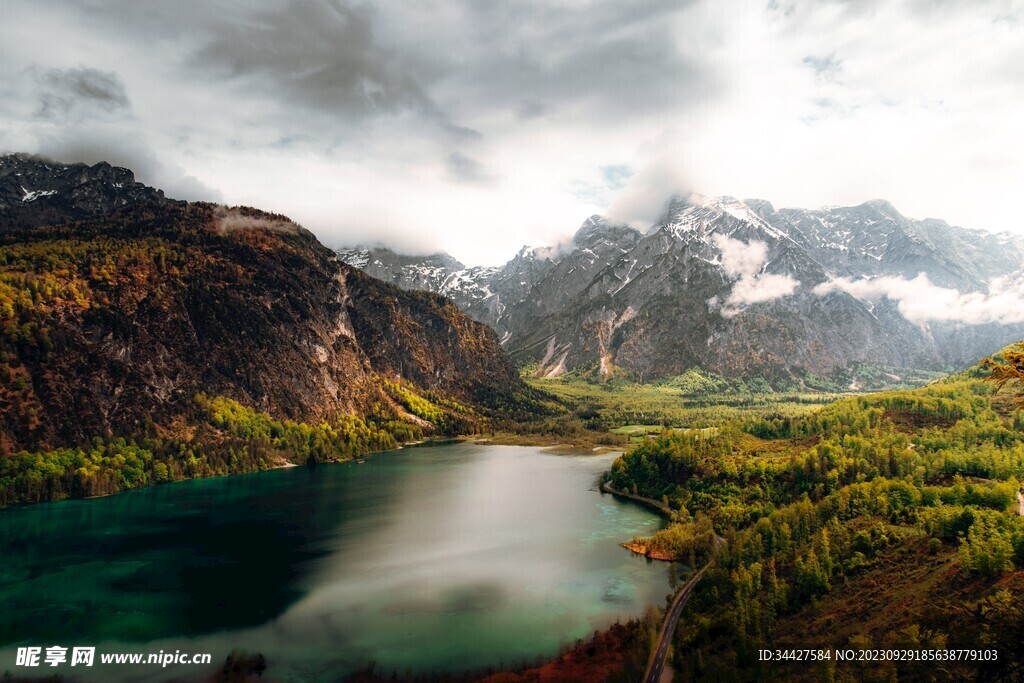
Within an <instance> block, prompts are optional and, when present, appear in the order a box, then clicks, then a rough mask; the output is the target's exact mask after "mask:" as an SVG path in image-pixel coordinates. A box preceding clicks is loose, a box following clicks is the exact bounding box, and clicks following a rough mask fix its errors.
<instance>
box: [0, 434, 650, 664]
mask: <svg viewBox="0 0 1024 683" xmlns="http://www.w3.org/2000/svg"><path fill="white" fill-rule="evenodd" d="M612 459H613V456H584V457H570V456H556V455H551V454H547V453H543V452H542V451H540V450H538V449H536V448H526V447H514V446H477V445H473V444H468V443H453V444H445V445H440V446H431V447H417V448H410V449H404V450H401V451H396V452H393V453H384V454H380V455H376V456H370V457H367V458H366V459H365V462H364V463H363V464H358V463H355V462H349V463H343V464H336V465H325V466H320V467H317V468H315V469H310V468H292V469H285V470H276V471H272V472H264V473H259V474H252V475H237V476H232V477H221V478H217V479H206V480H199V481H190V482H181V483H177V484H170V485H164V486H159V487H156V488H151V489H146V490H142V491H134V492H130V493H126V494H122V495H117V496H112V497H109V498H103V499H97V500H87V501H65V502H60V503H51V504H43V505H36V506H29V507H23V508H13V509H8V510H2V511H0V558H2V559H0V605H2V606H3V610H2V611H0V672H2V671H4V670H11V671H12V672H14V673H16V674H20V675H26V674H29V673H34V674H43V673H57V674H62V675H65V676H69V675H74V676H76V677H78V676H81V675H82V674H83V673H84V674H86V678H89V677H90V676H91V677H92V678H95V679H96V680H118V679H131V680H163V679H165V678H168V677H169V676H170V674H169V673H168V672H169V671H171V670H170V669H168V670H162V669H160V667H157V666H155V665H150V666H148V667H146V666H143V667H137V668H135V669H132V668H131V667H129V666H126V665H121V666H116V665H107V666H102V665H100V664H99V663H98V656H99V654H97V664H96V665H95V666H94V667H92V668H91V669H84V668H82V667H75V668H74V669H72V668H70V667H69V665H68V664H63V665H60V666H58V667H56V668H51V667H40V668H39V669H35V670H32V669H27V668H19V667H15V666H14V664H15V649H16V647H17V646H18V645H35V646H42V647H43V648H44V653H45V648H46V647H47V646H50V645H61V646H64V647H71V646H75V645H87V646H91V645H95V646H96V647H97V653H102V652H129V651H132V652H144V653H149V652H157V651H158V650H164V651H166V652H174V651H175V650H181V651H182V652H209V653H211V654H212V655H213V662H215V663H220V662H223V661H224V658H225V657H226V656H227V654H228V653H229V652H230V651H231V650H232V649H233V648H238V649H244V650H247V651H250V652H262V653H263V654H264V655H266V657H267V660H268V663H269V665H270V669H269V670H268V675H269V676H270V677H272V678H274V679H276V680H289V681H292V680H294V681H305V680H309V681H319V680H325V679H330V678H333V677H339V676H341V675H343V674H345V673H346V672H350V671H352V670H354V669H356V668H358V667H362V666H365V665H366V664H367V663H369V662H375V663H376V664H377V666H378V670H383V671H385V672H386V673H387V675H390V672H391V671H393V670H394V671H397V672H398V674H399V677H400V678H403V677H404V675H405V672H406V671H407V670H408V669H412V670H413V671H415V672H427V671H442V670H452V671H466V670H476V669H482V668H487V667H494V668H498V667H506V668H507V667H508V666H510V665H515V664H518V663H520V662H522V661H524V660H530V661H532V660H534V659H536V658H537V657H549V656H552V655H554V654H556V653H557V651H558V649H559V647H560V646H561V645H562V644H564V643H567V642H571V641H573V640H575V639H576V638H585V637H587V636H588V635H590V634H591V633H593V631H594V630H596V629H603V628H605V627H607V626H609V625H610V624H612V623H614V622H615V621H616V620H620V619H621V620H626V619H628V618H629V617H631V616H636V615H638V614H640V613H641V612H642V611H643V608H644V606H645V605H646V604H649V603H661V602H662V601H663V600H664V597H665V595H666V594H667V593H668V592H669V590H670V589H669V572H670V568H669V566H668V565H665V564H661V563H651V562H648V561H647V560H645V559H644V558H641V557H637V556H634V555H633V554H631V553H630V552H629V551H627V550H625V549H624V548H621V547H619V545H618V544H619V543H620V542H622V541H625V540H628V539H629V538H630V537H631V536H633V535H634V534H648V533H651V532H653V531H654V530H656V529H657V528H659V526H660V523H661V522H660V520H659V518H657V517H656V516H654V515H653V514H651V513H650V512H648V511H647V510H644V509H642V508H639V507H637V506H635V505H633V504H631V503H625V502H621V501H618V500H615V499H613V498H612V497H610V496H608V495H602V494H600V493H598V492H597V491H596V486H595V480H596V477H597V476H598V475H599V474H600V473H601V472H602V471H604V470H605V469H607V467H608V466H609V465H610V463H611V461H612ZM44 669H45V671H44ZM208 669H209V667H206V668H201V669H196V668H193V667H181V668H178V669H174V673H175V674H176V675H185V674H196V673H199V672H200V671H206V670H208Z"/></svg>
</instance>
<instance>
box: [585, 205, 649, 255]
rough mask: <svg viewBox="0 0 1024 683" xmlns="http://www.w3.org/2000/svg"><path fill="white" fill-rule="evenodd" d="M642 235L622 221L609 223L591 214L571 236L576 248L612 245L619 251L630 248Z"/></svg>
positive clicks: (600, 247) (601, 217)
mask: <svg viewBox="0 0 1024 683" xmlns="http://www.w3.org/2000/svg"><path fill="white" fill-rule="evenodd" d="M641 237H643V235H642V234H641V233H640V231H639V230H637V229H636V228H634V227H632V226H629V225H626V224H624V223H611V222H609V221H608V220H607V219H606V218H604V217H603V216H599V215H596V214H595V215H593V216H591V217H590V218H588V219H587V220H585V221H583V225H581V226H580V228H579V230H577V231H576V234H575V235H574V236H573V238H572V245H573V246H574V247H576V248H577V249H605V248H608V247H612V248H613V249H616V250H618V251H619V252H623V251H627V250H629V249H632V248H633V247H634V246H635V245H636V243H637V242H639V241H640V238H641Z"/></svg>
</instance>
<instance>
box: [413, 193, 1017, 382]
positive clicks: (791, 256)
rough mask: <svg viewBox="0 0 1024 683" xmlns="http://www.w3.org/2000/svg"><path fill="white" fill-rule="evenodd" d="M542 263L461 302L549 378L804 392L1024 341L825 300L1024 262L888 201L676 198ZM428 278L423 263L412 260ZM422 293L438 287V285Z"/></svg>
mask: <svg viewBox="0 0 1024 683" xmlns="http://www.w3.org/2000/svg"><path fill="white" fill-rule="evenodd" d="M533 253H534V254H537V253H546V258H545V259H543V260H534V261H533V262H532V263H534V264H537V263H539V264H543V267H540V268H534V269H533V270H532V271H528V272H529V274H528V275H527V276H522V277H509V274H510V273H520V272H523V270H524V269H523V254H522V253H521V254H520V255H518V256H517V257H516V258H515V259H513V260H512V261H510V262H509V263H508V264H506V266H504V267H502V268H499V269H496V270H493V271H491V272H490V273H488V272H483V271H481V272H478V273H477V276H476V277H475V278H474V280H473V283H474V288H475V291H478V292H485V293H487V294H486V295H481V296H479V297H478V298H476V299H471V298H468V297H467V298H460V297H458V296H455V297H454V299H455V301H456V302H457V303H458V304H459V305H460V306H461V307H462V308H463V309H464V310H466V311H467V312H468V313H469V314H470V315H472V316H473V317H475V318H476V319H478V320H481V321H483V322H486V323H487V324H489V325H492V326H493V327H495V329H497V330H498V332H499V334H500V336H501V339H502V344H503V346H504V347H505V348H506V349H507V350H509V351H510V352H511V353H512V354H513V356H514V357H515V359H516V360H517V361H518V362H519V363H520V364H521V365H533V366H535V367H536V371H537V373H538V374H540V375H545V376H556V375H558V374H561V373H563V372H566V371H569V370H572V369H575V368H583V369H593V370H594V371H595V372H596V373H597V375H598V376H601V377H609V376H611V375H612V374H613V373H614V372H615V370H616V368H618V369H621V370H625V371H628V372H629V373H631V374H632V375H633V376H634V377H635V378H637V379H653V378H656V377H661V376H666V375H674V374H679V373H682V372H685V371H686V370H688V369H690V368H692V367H701V368H703V369H705V370H712V371H715V372H719V373H722V374H724V375H727V376H738V375H761V376H764V377H766V378H768V379H771V380H775V381H778V382H781V383H784V384H787V385H790V386H799V383H800V382H801V381H802V379H803V378H804V377H806V375H807V374H808V373H813V374H819V375H829V374H832V373H839V375H842V376H844V377H845V376H846V374H847V373H846V368H848V367H850V366H851V364H855V363H868V364H871V365H873V366H885V367H887V368H890V369H896V370H898V369H899V368H930V369H942V368H947V367H953V366H958V365H963V364H967V363H970V362H972V361H974V360H976V359H977V358H978V357H980V356H982V355H984V353H985V352H986V351H987V350H989V349H991V348H995V347H998V346H1001V345H1003V344H1005V343H1007V342H1008V341H1010V340H1012V339H1015V338H1017V337H1018V336H1020V335H1021V334H1022V333H1024V328H1022V327H1021V326H1019V325H999V324H994V323H988V324H984V325H962V324H956V323H948V322H947V323H933V322H920V321H917V322H915V321H911V320H908V319H907V318H906V317H904V316H903V314H902V313H901V312H900V310H899V308H898V306H897V303H896V302H894V301H891V300H889V299H886V298H881V299H877V300H861V299H857V298H855V297H853V296H851V295H850V294H847V293H844V292H843V291H839V290H833V291H831V292H829V293H822V292H816V291H815V287H816V286H817V285H820V284H822V283H826V282H828V281H830V280H832V279H834V278H837V277H848V278H864V277H874V276H879V275H889V276H898V277H904V278H907V279H912V278H915V277H917V276H918V275H919V274H921V273H925V274H927V275H928V277H929V279H930V281H931V282H932V283H934V284H935V285H938V286H943V287H948V288H952V289H956V290H958V291H961V292H983V291H986V290H987V288H988V286H989V283H990V282H991V281H992V280H993V279H994V278H999V277H1003V276H1007V275H1008V274H1011V273H1012V272H1014V271H1018V270H1019V269H1020V264H1021V262H1022V261H1024V240H1022V239H1021V238H1017V237H1013V236H1010V235H1006V234H1001V235H993V234H990V233H986V232H983V231H971V230H964V229H962V228H956V227H951V226H949V225H948V224H946V223H944V222H942V221H937V220H934V219H928V220H925V221H915V220H913V219H909V218H906V217H904V216H902V215H901V214H900V213H899V212H898V211H896V209H895V208H894V207H892V205H891V204H889V203H888V202H883V201H877V200H876V201H871V202H867V203H865V204H862V205H860V206H856V207H834V208H827V209H821V210H813V211H808V210H803V209H782V210H776V209H775V208H774V207H773V206H772V205H771V204H770V203H768V202H766V201H764V200H747V201H740V200H738V199H734V198H731V197H704V196H701V195H690V196H688V197H675V198H673V199H672V200H671V201H670V202H669V203H668V205H667V209H666V211H665V214H664V217H663V219H662V220H661V221H660V222H659V223H657V224H656V225H654V226H652V227H651V229H650V230H649V231H648V232H647V234H641V233H640V232H639V231H637V230H635V229H633V228H631V227H629V226H623V225H613V224H611V223H609V222H608V221H606V220H605V219H603V218H601V217H599V216H594V217H591V218H590V219H588V220H587V221H585V222H584V224H583V225H582V226H581V227H580V229H579V231H578V232H577V234H576V236H575V238H574V239H573V241H572V243H571V244H570V245H568V246H567V247H566V248H563V249H560V250H557V251H555V250H548V252H541V251H538V250H534V252H533ZM421 267H423V266H420V265H418V264H417V263H416V261H415V259H413V260H411V261H405V262H404V265H403V268H405V269H407V270H411V271H416V270H417V269H418V268H421ZM459 267H460V268H462V265H461V264H459ZM460 272H467V271H466V270H465V269H463V270H462V271H460ZM411 279H412V278H409V277H399V278H396V279H395V280H394V281H396V282H398V283H399V284H400V285H401V286H409V283H410V280H411ZM499 283H500V284H501V285H502V286H503V287H504V289H502V290H501V294H500V296H499V295H498V294H497V292H498V284H499ZM415 286H418V287H428V288H434V287H433V286H432V285H431V283H430V282H428V281H427V280H426V279H423V278H421V279H419V280H418V281H417V283H416V285H415ZM440 291H444V290H440ZM481 301H487V302H490V304H491V305H490V306H487V307H485V306H481V305H480V302H481ZM498 304H500V305H498ZM839 375H837V376H839ZM853 379H854V383H855V381H856V378H855V377H854V378H853Z"/></svg>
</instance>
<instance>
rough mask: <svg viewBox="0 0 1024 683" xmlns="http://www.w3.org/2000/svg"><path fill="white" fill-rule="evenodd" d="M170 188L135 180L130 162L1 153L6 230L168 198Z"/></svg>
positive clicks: (1, 218) (0, 221)
mask: <svg viewBox="0 0 1024 683" xmlns="http://www.w3.org/2000/svg"><path fill="white" fill-rule="evenodd" d="M170 201H172V200H169V199H166V198H165V197H164V193H163V192H162V191H160V190H157V189H154V188H152V187H149V186H147V185H144V184H142V183H139V182H136V181H135V174H134V173H132V172H131V171H129V170H128V169H127V168H120V167H118V166H111V165H110V164H108V163H106V162H101V163H98V164H95V165H93V166H87V165H86V164H61V163H56V162H50V161H47V160H45V159H42V158H39V157H34V156H31V155H28V154H5V155H0V231H3V232H12V231H17V230H23V229H25V228H31V227H35V226H37V225H45V224H56V223H64V222H67V221H72V220H80V219H84V218H92V217H94V216H102V215H106V214H109V213H111V212H112V211H115V210H117V209H119V208H122V207H126V206H129V205H133V204H137V203H140V202H156V203H166V202H170Z"/></svg>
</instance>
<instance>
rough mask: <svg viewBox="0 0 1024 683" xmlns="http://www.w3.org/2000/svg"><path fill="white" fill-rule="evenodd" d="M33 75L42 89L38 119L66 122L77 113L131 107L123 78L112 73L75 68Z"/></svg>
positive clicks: (37, 71)
mask: <svg viewBox="0 0 1024 683" xmlns="http://www.w3.org/2000/svg"><path fill="white" fill-rule="evenodd" d="M33 73H34V74H35V77H36V80H37V82H38V85H39V90H40V92H39V108H38V109H37V110H36V113H35V115H36V117H37V118H40V119H46V120H64V119H66V118H68V117H69V115H71V114H72V113H74V112H78V113H81V114H83V115H88V114H90V113H94V112H96V111H100V112H106V113H110V112H114V111H117V110H121V109H129V108H130V107H131V103H130V102H129V101H128V95H127V94H126V93H125V89H124V84H123V83H122V82H121V78H120V76H118V75H117V74H116V73H114V72H112V71H100V70H99V69H90V68H77V69H76V68H72V69H47V70H43V71H40V70H38V69H34V70H33Z"/></svg>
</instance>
